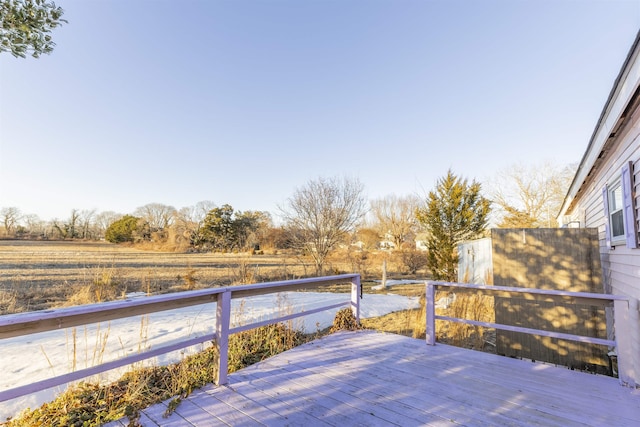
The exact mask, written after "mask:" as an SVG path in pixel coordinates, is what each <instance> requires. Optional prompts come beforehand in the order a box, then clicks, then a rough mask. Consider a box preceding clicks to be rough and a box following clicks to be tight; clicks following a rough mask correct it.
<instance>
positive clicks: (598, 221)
mask: <svg viewBox="0 0 640 427" xmlns="http://www.w3.org/2000/svg"><path fill="white" fill-rule="evenodd" d="M629 161H631V162H633V172H632V176H633V180H632V183H633V187H634V188H635V191H636V192H635V194H636V197H635V210H636V218H638V206H639V205H640V200H639V198H638V194H640V109H637V110H636V111H635V112H634V113H633V115H632V116H631V120H629V121H628V122H627V125H626V126H625V128H623V129H621V132H619V133H618V140H617V141H616V143H615V145H614V146H613V147H612V148H611V151H609V152H608V153H607V159H606V161H605V162H604V163H603V164H602V165H601V166H600V167H599V168H598V170H597V171H595V172H594V174H593V176H592V180H591V183H590V184H589V185H588V188H587V191H584V193H583V196H582V197H581V198H576V204H575V206H574V208H573V209H572V211H571V214H570V215H569V216H568V217H565V223H566V222H568V220H572V221H581V226H586V227H593V228H597V229H598V235H599V240H600V258H601V263H602V270H603V285H604V290H605V291H606V292H609V293H612V294H614V295H623V296H626V297H628V298H630V299H631V302H630V304H629V308H630V311H629V313H628V314H627V313H624V311H625V310H616V313H615V325H616V331H615V334H616V337H617V339H618V341H619V348H618V356H619V357H620V358H622V357H624V358H625V359H627V360H629V361H630V362H631V363H629V364H628V365H627V371H626V372H621V373H620V378H621V379H623V381H625V382H627V383H629V384H630V385H635V386H640V320H639V316H638V303H637V301H638V300H639V299H640V249H630V248H627V247H626V245H625V244H624V243H621V244H616V245H615V247H613V248H611V247H608V246H607V245H606V236H605V211H604V202H603V197H602V188H603V187H604V186H605V185H607V184H608V183H610V182H612V181H614V180H615V179H616V178H618V177H619V176H620V174H621V170H622V166H623V165H624V164H625V163H627V162H629ZM581 216H582V218H581ZM569 218H570V219H569ZM583 222H584V224H583ZM636 222H637V221H636Z"/></svg>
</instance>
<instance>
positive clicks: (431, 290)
mask: <svg viewBox="0 0 640 427" xmlns="http://www.w3.org/2000/svg"><path fill="white" fill-rule="evenodd" d="M435 296H436V287H435V286H434V284H433V283H432V282H427V294H426V301H425V305H426V307H425V311H426V312H427V319H426V321H427V328H426V331H427V332H426V339H427V344H428V345H435V344H436V308H435V303H434V299H435Z"/></svg>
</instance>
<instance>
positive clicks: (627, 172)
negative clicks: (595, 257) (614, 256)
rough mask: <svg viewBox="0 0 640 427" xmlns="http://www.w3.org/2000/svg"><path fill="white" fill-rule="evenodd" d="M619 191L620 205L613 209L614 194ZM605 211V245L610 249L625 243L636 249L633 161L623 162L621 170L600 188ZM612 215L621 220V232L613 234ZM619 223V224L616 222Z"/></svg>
mask: <svg viewBox="0 0 640 427" xmlns="http://www.w3.org/2000/svg"><path fill="white" fill-rule="evenodd" d="M618 190H619V191H620V198H619V201H620V203H621V206H616V209H615V210H614V209H613V207H614V206H613V204H614V203H615V202H616V198H615V197H614V194H615V193H616V191H618ZM602 196H603V198H604V213H605V215H604V216H605V238H606V244H607V246H609V247H611V248H612V249H613V248H614V247H615V246H621V245H626V246H627V247H628V248H630V249H636V248H638V246H639V242H638V223H637V218H636V215H637V213H636V206H635V205H636V200H635V199H636V194H635V185H634V176H633V162H627V163H625V164H623V166H622V171H621V172H620V175H618V176H617V177H616V178H615V179H614V180H613V181H611V182H610V183H608V184H607V185H606V186H605V187H604V188H603V189H602ZM614 215H616V219H618V220H620V219H621V220H622V224H621V225H622V234H618V235H615V236H614V235H613V231H614V230H613V229H614V221H613V220H614ZM618 225H620V224H618Z"/></svg>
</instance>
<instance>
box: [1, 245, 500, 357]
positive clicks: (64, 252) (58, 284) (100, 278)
mask: <svg viewBox="0 0 640 427" xmlns="http://www.w3.org/2000/svg"><path fill="white" fill-rule="evenodd" d="M385 256H387V255H386V254H374V253H369V254H368V255H367V256H366V257H363V256H359V255H354V254H353V253H344V252H342V253H340V252H338V253H336V254H335V255H334V256H333V257H332V258H331V259H330V260H329V262H328V264H327V266H326V271H327V274H339V273H350V272H360V273H361V274H363V286H364V292H365V293H376V292H375V291H373V290H372V289H371V287H372V286H373V285H375V284H376V283H375V282H373V281H371V280H372V279H378V278H380V277H381V271H380V270H381V269H380V267H381V264H382V257H385ZM388 266H389V271H388V273H389V274H388V277H389V278H392V277H393V278H398V279H400V278H402V279H406V278H416V277H415V276H413V277H412V276H409V275H407V274H405V273H403V272H402V267H401V266H400V265H399V263H397V262H388ZM313 273H314V268H313V265H312V262H311V259H308V258H307V259H305V258H302V257H298V256H295V255H293V254H287V253H280V254H265V255H250V254H242V253H240V254H220V253H202V254H198V253H169V252H157V251H151V250H141V249H139V248H133V247H127V246H121V245H114V244H110V243H104V242H71V241H44V242H42V241H40V242H34V241H18V240H0V315H1V314H11V313H18V312H24V311H34V310H44V309H49V308H56V307H65V306H72V305H79V304H87V303H95V302H102V301H108V300H114V299H118V298H123V297H124V296H125V295H126V294H129V293H133V292H143V293H145V294H160V293H168V292H178V291H184V290H192V289H201V288H209V287H216V286H228V285H233V284H241V283H257V282H267V281H274V280H287V279H294V278H300V277H307V276H311V275H313ZM419 277H421V278H424V275H421V276H419ZM367 279H369V281H367ZM348 289H349V288H348V286H344V287H333V288H330V289H324V290H326V291H340V292H347V291H348ZM378 292H379V293H394V294H399V295H404V296H411V297H415V296H422V295H424V292H425V289H424V285H423V284H406V285H395V286H393V287H391V288H389V289H386V290H383V291H378ZM442 296H443V295H438V296H437V298H440V297H442ZM472 308H473V309H472ZM454 311H455V312H457V313H456V314H459V315H462V317H464V315H465V314H470V313H471V312H473V313H474V315H475V317H478V315H479V314H480V313H479V311H482V312H483V313H482V316H481V317H486V316H489V315H491V316H492V300H491V301H489V302H485V301H475V300H474V299H473V298H460V299H459V300H458V301H457V302H456V303H455V304H454V305H452V307H450V308H449V309H448V312H449V313H450V314H453V312H454ZM489 313H491V314H489ZM424 319H425V315H424V309H419V310H403V311H399V312H395V313H390V314H388V315H385V316H382V317H379V318H374V319H365V320H363V324H364V326H365V327H368V328H372V329H378V330H382V331H386V332H394V333H400V334H403V335H407V336H413V337H415V338H422V337H424V325H425V320H424ZM487 320H489V319H487ZM437 326H438V335H439V338H440V339H443V340H446V341H449V342H456V343H457V344H462V345H465V346H472V347H475V348H483V347H484V344H485V342H483V341H486V339H484V338H486V337H483V335H484V334H483V333H482V331H480V330H476V329H477V328H470V327H468V326H465V325H459V324H454V325H444V324H441V322H438V325H437ZM454 338H456V339H454ZM475 340H477V342H476V343H472V341H475Z"/></svg>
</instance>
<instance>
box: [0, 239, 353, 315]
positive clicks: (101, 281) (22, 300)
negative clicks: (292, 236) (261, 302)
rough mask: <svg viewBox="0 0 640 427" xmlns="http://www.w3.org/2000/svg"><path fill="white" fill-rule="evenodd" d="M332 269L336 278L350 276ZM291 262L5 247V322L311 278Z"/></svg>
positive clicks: (78, 245)
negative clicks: (72, 308) (138, 295)
mask: <svg viewBox="0 0 640 427" xmlns="http://www.w3.org/2000/svg"><path fill="white" fill-rule="evenodd" d="M348 267H349V266H348V265H346V264H341V263H340V262H337V263H335V262H334V263H332V264H331V266H329V268H330V269H331V270H332V273H333V272H334V270H335V271H339V272H346V271H349V270H348V269H347V268H348ZM313 271H314V270H313V266H312V265H311V264H310V260H302V259H299V258H296V257H294V256H290V255H287V254H280V255H249V254H213V253H205V254H197V253H190V254H185V253H163V252H154V251H145V250H140V249H136V248H132V247H126V246H119V245H114V244H110V243H102V242H70V241H45V242H34V241H18V240H0V314H10V313H17V312H23V311H34V310H43V309H48V308H53V307H63V306H69V305H78V304H85V303H92V302H101V301H107V300H113V299H117V298H121V297H123V296H124V295H125V294H127V293H131V292H144V293H147V294H158V293H167V292H177V291H183V290H190V289H200V288H208V287H215V286H226V285H231V284H238V283H257V282H263V281H272V280H286V279H293V278H299V277H304V276H308V275H310V274H311V273H312V272H313Z"/></svg>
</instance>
